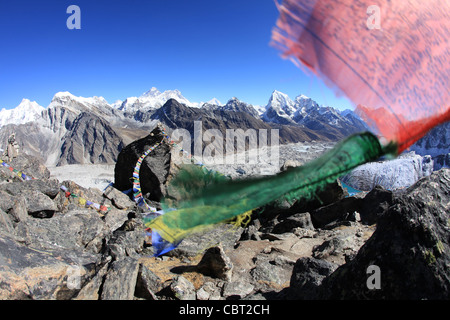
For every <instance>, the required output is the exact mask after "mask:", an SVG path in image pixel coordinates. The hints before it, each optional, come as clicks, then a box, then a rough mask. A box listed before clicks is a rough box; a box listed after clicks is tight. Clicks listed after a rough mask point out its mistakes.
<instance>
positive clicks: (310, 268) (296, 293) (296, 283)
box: [288, 257, 338, 300]
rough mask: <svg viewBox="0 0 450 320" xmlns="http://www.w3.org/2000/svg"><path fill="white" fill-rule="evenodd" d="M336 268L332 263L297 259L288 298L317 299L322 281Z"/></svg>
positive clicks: (310, 258)
mask: <svg viewBox="0 0 450 320" xmlns="http://www.w3.org/2000/svg"><path fill="white" fill-rule="evenodd" d="M337 267H338V265H336V264H334V263H330V262H328V261H325V260H321V259H316V258H312V257H307V258H300V259H298V260H297V262H296V263H295V266H294V269H293V271H292V276H291V280H290V287H289V291H288V298H289V299H298V300H314V299H317V298H318V292H319V287H320V285H321V283H322V281H323V280H324V279H325V278H326V277H327V276H329V275H330V274H331V273H333V271H334V270H336V268H337Z"/></svg>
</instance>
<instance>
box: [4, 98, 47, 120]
mask: <svg viewBox="0 0 450 320" xmlns="http://www.w3.org/2000/svg"><path fill="white" fill-rule="evenodd" d="M44 110H45V108H44V107H42V106H40V105H39V104H38V103H37V102H36V101H30V100H28V99H23V100H22V102H21V103H20V104H19V105H18V106H17V107H16V108H14V109H9V110H6V109H2V110H1V111H0V126H4V125H7V124H24V123H27V122H31V121H36V120H38V119H39V118H40V117H41V112H42V111H44Z"/></svg>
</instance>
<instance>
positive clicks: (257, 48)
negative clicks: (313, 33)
mask: <svg viewBox="0 0 450 320" xmlns="http://www.w3.org/2000/svg"><path fill="white" fill-rule="evenodd" d="M72 4H75V5H78V6H79V7H80V9H81V29H80V30H69V29H68V28H67V26H66V21H67V19H68V18H69V16H70V14H68V13H66V10H67V7H68V6H69V5H72ZM277 17H278V11H277V8H276V5H275V3H274V1H273V0H245V1H242V0H241V1H238V0H227V1H217V0H190V1H187V0H164V1H163V0H128V1H122V0H120V1H119V0H109V1H106V0H95V1H92V0H91V1H84V0H71V1H64V0H55V1H32V0H27V1H24V0H15V1H0V43H1V47H0V109H1V108H6V109H10V108H13V107H16V106H17V105H18V104H19V103H20V101H21V100H22V98H28V99H30V100H32V101H36V102H38V103H39V104H40V105H42V106H44V107H46V106H47V105H48V104H49V103H50V101H51V99H52V97H53V95H54V94H55V93H56V92H59V91H69V92H71V93H72V94H74V95H77V96H84V97H90V96H94V95H96V96H103V97H104V98H105V99H106V100H107V101H108V102H110V103H112V102H114V101H116V100H118V99H121V100H123V99H125V98H127V97H130V96H139V95H141V94H142V93H144V92H146V91H148V90H149V89H150V88H151V87H156V88H158V89H159V90H160V91H164V90H168V89H178V90H180V91H181V93H182V94H183V95H184V96H185V97H186V98H187V99H189V100H190V101H193V102H200V101H208V100H210V99H211V98H213V97H216V98H217V99H219V100H220V101H221V102H223V103H225V102H226V101H227V100H228V99H230V98H231V97H234V96H235V97H237V98H239V99H240V100H243V101H245V102H248V103H252V104H255V105H266V104H267V102H268V99H269V97H270V94H271V93H272V91H273V90H279V91H281V92H284V93H286V94H288V95H289V96H290V97H291V98H292V99H293V98H295V97H296V96H297V95H299V94H305V95H307V96H309V97H311V98H313V99H315V100H316V101H317V102H318V103H319V104H325V105H330V106H333V107H337V108H340V109H345V108H351V107H352V106H351V104H350V103H349V102H348V100H347V99H345V98H337V97H336V96H335V94H334V92H333V91H331V90H329V89H328V88H327V87H326V86H325V85H324V84H323V83H322V82H321V81H320V80H319V79H317V78H316V77H314V76H312V75H306V74H304V73H303V72H302V70H300V69H298V68H297V67H295V66H294V64H292V63H291V62H290V61H288V60H284V59H282V58H281V57H280V53H279V52H278V51H277V50H276V49H275V48H273V47H271V46H270V45H269V43H270V39H271V31H272V28H273V27H274V25H275V22H276V20H277Z"/></svg>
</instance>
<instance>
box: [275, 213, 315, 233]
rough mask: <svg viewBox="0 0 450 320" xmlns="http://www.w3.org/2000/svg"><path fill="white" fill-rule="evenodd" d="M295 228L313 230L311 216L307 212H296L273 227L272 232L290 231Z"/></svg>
mask: <svg viewBox="0 0 450 320" xmlns="http://www.w3.org/2000/svg"><path fill="white" fill-rule="evenodd" d="M295 228H303V229H310V230H314V226H313V223H312V221H311V216H310V214H309V213H308V212H304V213H296V214H293V215H292V216H289V217H287V218H286V219H284V220H283V221H281V222H280V223H278V224H276V225H275V226H274V227H273V229H272V233H285V232H292V231H293V230H294V229H295Z"/></svg>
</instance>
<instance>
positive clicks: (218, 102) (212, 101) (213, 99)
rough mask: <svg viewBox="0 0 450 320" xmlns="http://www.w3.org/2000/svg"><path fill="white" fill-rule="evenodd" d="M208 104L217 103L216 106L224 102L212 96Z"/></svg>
mask: <svg viewBox="0 0 450 320" xmlns="http://www.w3.org/2000/svg"><path fill="white" fill-rule="evenodd" d="M206 103H207V104H212V105H216V106H221V105H222V103H221V102H220V101H219V100H218V99H216V98H212V99H211V100H209V101H208V102H206Z"/></svg>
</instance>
